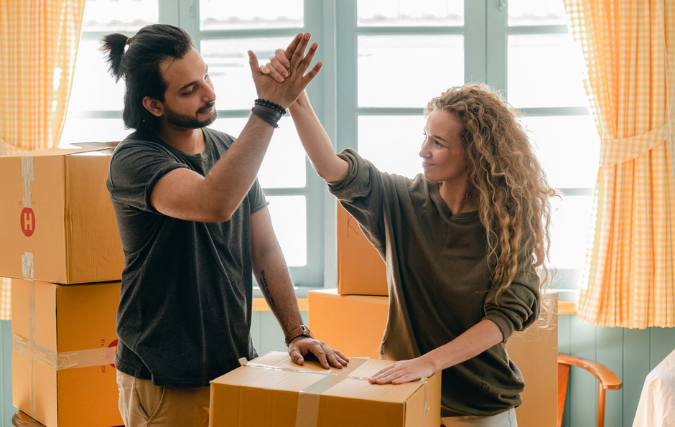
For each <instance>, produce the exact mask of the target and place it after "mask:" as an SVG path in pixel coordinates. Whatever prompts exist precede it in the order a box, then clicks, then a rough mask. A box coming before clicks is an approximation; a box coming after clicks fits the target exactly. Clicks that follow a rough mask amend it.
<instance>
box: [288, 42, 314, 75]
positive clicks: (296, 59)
mask: <svg viewBox="0 0 675 427" xmlns="http://www.w3.org/2000/svg"><path fill="white" fill-rule="evenodd" d="M310 37H311V35H310V34H309V33H305V34H303V36H302V40H300V43H299V44H298V47H297V48H296V49H295V51H294V52H293V56H292V57H291V72H293V70H295V69H296V68H297V67H298V64H299V63H300V61H302V58H303V57H304V56H305V49H307V43H309V39H310Z"/></svg>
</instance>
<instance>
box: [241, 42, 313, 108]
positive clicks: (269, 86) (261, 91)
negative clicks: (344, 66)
mask: <svg viewBox="0 0 675 427" xmlns="http://www.w3.org/2000/svg"><path fill="white" fill-rule="evenodd" d="M310 37H311V35H310V34H309V33H304V34H302V33H300V34H298V35H297V36H296V37H295V38H294V39H293V41H292V42H291V44H289V45H288V47H287V48H286V50H283V49H277V52H280V54H281V55H282V56H283V60H284V62H283V64H284V65H283V66H282V65H281V64H279V65H278V66H277V67H276V68H275V70H274V72H272V71H271V70H270V68H269V67H265V66H262V67H261V66H260V65H259V64H258V59H257V58H256V56H255V54H254V53H253V51H250V50H249V51H248V58H249V61H248V62H249V66H250V67H251V74H252V76H253V82H254V83H255V88H256V91H257V93H258V98H263V99H266V100H268V101H272V102H275V103H277V104H279V105H281V106H282V107H283V108H287V107H289V106H290V105H291V104H293V102H295V100H296V99H297V98H298V96H300V94H301V93H302V91H304V90H305V88H306V87H307V85H308V84H309V82H311V81H312V79H314V77H316V75H317V74H318V73H319V70H320V69H321V66H322V65H323V63H322V62H321V61H319V62H317V63H316V65H315V66H314V67H313V68H312V69H311V70H310V71H309V72H308V73H307V74H305V71H307V69H308V68H309V65H310V64H311V62H312V59H313V58H314V54H315V53H316V49H317V48H318V47H319V45H318V44H317V43H316V42H314V43H312V45H311V46H310V48H309V51H308V52H307V55H305V50H306V49H307V44H308V43H309V39H310ZM275 55H276V56H278V55H279V53H276V54H275ZM276 56H274V57H273V58H276ZM277 69H278V70H280V71H277ZM263 70H264V71H268V70H269V71H268V72H264V71H263ZM268 74H269V75H268ZM282 75H283V77H282ZM275 79H276V81H275Z"/></svg>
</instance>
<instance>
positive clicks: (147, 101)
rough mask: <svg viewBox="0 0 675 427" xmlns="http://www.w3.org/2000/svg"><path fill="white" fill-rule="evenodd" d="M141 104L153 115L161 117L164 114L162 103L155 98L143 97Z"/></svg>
mask: <svg viewBox="0 0 675 427" xmlns="http://www.w3.org/2000/svg"><path fill="white" fill-rule="evenodd" d="M143 106H144V107H145V109H146V110H148V111H149V112H150V114H152V115H153V116H155V117H162V116H163V115H164V104H162V101H160V100H158V99H156V98H151V97H149V96H146V97H144V98H143Z"/></svg>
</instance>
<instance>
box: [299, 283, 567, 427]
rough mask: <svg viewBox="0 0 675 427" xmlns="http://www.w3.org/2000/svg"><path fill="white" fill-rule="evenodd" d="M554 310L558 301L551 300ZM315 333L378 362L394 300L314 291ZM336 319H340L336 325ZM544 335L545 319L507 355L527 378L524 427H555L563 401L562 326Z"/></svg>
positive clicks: (511, 344)
mask: <svg viewBox="0 0 675 427" xmlns="http://www.w3.org/2000/svg"><path fill="white" fill-rule="evenodd" d="M548 297H549V298H552V299H553V300H554V301H552V302H551V303H552V305H553V307H554V308H555V307H556V304H557V295H556V294H549V295H548ZM307 299H308V301H309V322H308V323H309V325H308V326H309V328H310V329H311V330H312V333H313V334H314V336H315V337H316V338H317V339H320V340H322V341H324V342H325V343H326V344H328V345H329V346H331V347H333V348H336V349H337V350H340V351H341V352H342V353H343V354H344V355H346V356H347V357H360V356H366V357H371V358H377V357H378V356H379V346H380V342H381V340H382V334H383V333H384V328H385V326H386V322H387V313H388V311H387V306H388V300H389V298H388V297H376V296H355V295H338V293H337V290H336V289H326V290H320V291H309V292H308V293H307ZM336 319H340V320H339V321H336ZM551 320H552V322H553V324H552V325H550V326H549V327H548V328H546V329H543V328H542V327H541V324H542V322H543V319H540V320H538V321H537V322H536V323H535V324H534V325H532V326H530V327H529V328H528V329H527V330H526V331H524V332H516V333H515V334H513V336H511V338H510V339H509V341H508V343H507V345H506V350H507V352H508V354H509V357H510V358H511V360H513V361H514V362H515V363H516V365H518V368H520V370H521V372H522V373H523V378H524V379H525V390H524V391H523V392H522V393H521V397H522V399H523V404H522V405H521V406H520V407H518V408H516V416H517V418H518V425H519V426H520V427H541V426H553V425H555V422H556V413H557V406H556V405H557V396H558V388H557V385H558V325H557V315H553V316H552V319H551Z"/></svg>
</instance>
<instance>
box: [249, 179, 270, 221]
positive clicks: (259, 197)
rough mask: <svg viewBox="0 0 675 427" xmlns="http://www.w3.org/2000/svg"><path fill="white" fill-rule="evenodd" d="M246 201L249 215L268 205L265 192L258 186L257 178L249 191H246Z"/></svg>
mask: <svg viewBox="0 0 675 427" xmlns="http://www.w3.org/2000/svg"><path fill="white" fill-rule="evenodd" d="M248 200H249V206H250V208H251V214H254V213H256V212H257V211H259V210H260V209H262V208H264V207H265V206H267V205H269V204H270V203H269V202H268V201H267V199H266V198H265V192H264V191H263V189H262V187H261V186H260V183H259V182H258V179H257V178H256V180H255V181H254V182H253V185H252V186H251V189H250V190H249V191H248Z"/></svg>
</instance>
